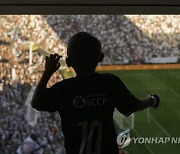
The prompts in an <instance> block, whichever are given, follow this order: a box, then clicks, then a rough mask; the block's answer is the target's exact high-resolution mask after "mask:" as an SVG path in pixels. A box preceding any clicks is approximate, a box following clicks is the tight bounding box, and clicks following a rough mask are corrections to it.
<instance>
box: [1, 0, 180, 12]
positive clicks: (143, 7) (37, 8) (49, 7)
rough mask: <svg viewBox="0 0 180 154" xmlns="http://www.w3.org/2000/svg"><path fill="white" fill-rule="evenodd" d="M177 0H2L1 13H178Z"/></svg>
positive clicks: (179, 7) (179, 4)
mask: <svg viewBox="0 0 180 154" xmlns="http://www.w3.org/2000/svg"><path fill="white" fill-rule="evenodd" d="M179 10H180V1H177V0H149V1H144V0H99V1H97V0H86V1H84V0H38V1H37V0H1V1H0V13H1V14H112V13H113V14H127V13H128V14H129V13H130V14H132V13H133V14H134V13H136V14H141V13H148V14H152V13H153V14H178V13H179V12H180V11H179Z"/></svg>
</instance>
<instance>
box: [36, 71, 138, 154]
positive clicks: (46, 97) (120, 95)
mask: <svg viewBox="0 0 180 154" xmlns="http://www.w3.org/2000/svg"><path fill="white" fill-rule="evenodd" d="M136 103H137V98H136V97H135V96H134V95H133V94H131V92H130V91H129V90H128V89H127V88H126V86H125V85H124V84H123V82H122V81H121V80H120V79H119V78H118V77H117V76H115V75H112V74H108V73H104V74H98V73H94V74H91V75H84V76H83V75H82V76H80V75H77V76H76V77H73V78H70V79H65V80H63V81H60V82H58V83H56V84H54V85H53V86H52V87H51V88H46V89H45V90H44V91H43V92H42V93H40V94H39V95H38V96H37V97H36V107H35V108H36V109H37V110H40V111H49V112H53V111H58V112H59V114H60V117H61V121H62V130H63V134H64V139H65V148H66V153H67V154H118V146H117V143H116V132H115V129H114V124H113V112H114V109H115V108H117V110H118V111H119V112H120V113H122V114H124V115H126V116H128V115H130V114H131V113H132V112H133V111H134V110H135V107H136Z"/></svg>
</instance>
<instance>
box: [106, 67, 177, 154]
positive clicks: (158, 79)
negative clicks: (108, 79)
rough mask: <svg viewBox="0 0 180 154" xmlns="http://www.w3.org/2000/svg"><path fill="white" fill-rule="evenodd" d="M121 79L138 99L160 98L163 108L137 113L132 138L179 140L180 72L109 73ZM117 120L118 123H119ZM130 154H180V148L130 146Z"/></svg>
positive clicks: (162, 145)
mask: <svg viewBox="0 0 180 154" xmlns="http://www.w3.org/2000/svg"><path fill="white" fill-rule="evenodd" d="M108 72H109V73H113V74H115V75H117V76H119V77H120V78H121V79H122V81H123V82H124V83H125V84H126V86H127V87H128V88H129V90H130V91H131V92H132V93H133V94H134V95H135V96H137V97H138V98H145V97H147V95H148V94H151V93H156V94H159V95H160V98H161V102H160V107H159V108H158V109H157V110H153V109H150V120H149V121H148V118H147V110H144V111H141V112H137V113H134V115H135V125H134V129H133V130H131V131H130V135H131V137H180V70H145V71H108ZM116 120H118V119H116ZM125 150H126V151H127V152H128V154H129V153H130V154H135V153H137V154H179V153H180V139H179V144H170V143H169V144H167V143H166V144H163V143H159V144H150V143H146V144H139V143H136V144H135V143H132V142H131V143H130V145H129V146H128V147H126V148H125Z"/></svg>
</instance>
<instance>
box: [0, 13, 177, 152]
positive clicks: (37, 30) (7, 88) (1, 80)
mask: <svg viewBox="0 0 180 154" xmlns="http://www.w3.org/2000/svg"><path fill="white" fill-rule="evenodd" d="M160 23H161V24H160ZM178 23H180V16H178V15H176V16H155V17H154V18H153V17H146V16H122V15H46V16H41V15H34V16H33V15H23V16H18V15H13V16H0V38H1V39H0V112H1V114H0V141H1V142H0V153H3V154H11V153H13V154H14V153H15V151H16V150H17V148H18V147H19V146H20V145H21V144H22V143H23V141H24V139H25V138H26V137H28V136H29V135H31V134H32V133H33V134H35V135H36V136H37V138H38V140H39V143H40V144H42V146H43V149H44V153H45V154H46V153H47V154H51V153H52V154H62V153H64V151H63V149H64V148H63V134H62V132H61V129H59V128H60V126H61V122H60V119H59V115H58V114H57V113H45V112H41V113H40V115H39V117H38V120H37V123H36V125H35V126H31V125H29V124H28V121H27V120H26V118H25V113H26V112H27V107H26V105H25V101H26V100H27V97H28V94H29V92H30V90H31V87H32V86H36V84H37V82H38V80H39V79H40V76H41V74H42V71H43V69H44V55H43V53H44V52H43V51H46V52H47V53H51V52H53V53H54V52H57V53H59V54H61V55H63V56H65V55H66V43H67V40H68V39H69V38H70V37H71V36H72V35H73V34H75V33H76V32H79V31H87V32H90V33H92V34H93V35H95V36H96V37H98V38H99V39H100V40H101V41H102V45H103V51H104V53H105V59H104V62H103V63H104V64H112V63H113V64H119V63H122V64H129V63H133V64H134V63H142V62H143V60H144V59H145V58H152V57H157V56H160V57H167V56H180V44H179V42H180V27H179V24H178ZM170 34H171V35H170ZM31 44H32V46H31ZM30 50H31V51H32V52H31V51H30ZM31 55H32V56H31ZM31 58H32V59H31ZM58 80H62V75H61V73H60V71H58V72H56V74H54V76H53V77H52V78H51V80H50V82H49V84H48V86H51V85H53V84H54V83H55V82H57V81H58Z"/></svg>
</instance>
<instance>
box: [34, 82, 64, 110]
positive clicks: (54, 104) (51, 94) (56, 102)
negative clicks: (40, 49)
mask: <svg viewBox="0 0 180 154" xmlns="http://www.w3.org/2000/svg"><path fill="white" fill-rule="evenodd" d="M61 89H63V86H62V84H61V83H60V82H59V83H55V84H54V85H53V86H52V87H50V88H45V89H44V90H43V91H42V92H41V93H40V94H38V96H37V97H36V107H35V108H36V109H37V110H38V111H49V112H54V111H57V110H58V108H59V106H60V103H61V102H62V101H63V94H62V90H61Z"/></svg>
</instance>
